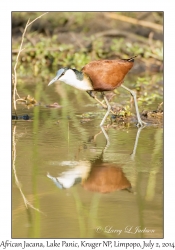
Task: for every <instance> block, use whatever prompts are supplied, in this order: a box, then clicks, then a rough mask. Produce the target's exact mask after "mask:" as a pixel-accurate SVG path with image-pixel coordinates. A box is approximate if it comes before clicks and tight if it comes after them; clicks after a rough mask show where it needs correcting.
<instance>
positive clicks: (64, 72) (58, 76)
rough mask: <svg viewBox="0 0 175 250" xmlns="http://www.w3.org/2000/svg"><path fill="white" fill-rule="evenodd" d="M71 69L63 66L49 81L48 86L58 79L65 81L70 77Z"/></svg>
mask: <svg viewBox="0 0 175 250" xmlns="http://www.w3.org/2000/svg"><path fill="white" fill-rule="evenodd" d="M69 71H72V69H70V68H61V69H59V70H58V71H57V74H56V76H55V77H54V78H53V79H52V80H51V81H50V82H49V84H48V86H49V85H51V84H52V83H54V82H56V81H58V80H59V81H63V82H64V81H65V79H67V78H69V76H68V75H69Z"/></svg>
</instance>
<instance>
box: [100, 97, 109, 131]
mask: <svg viewBox="0 0 175 250" xmlns="http://www.w3.org/2000/svg"><path fill="white" fill-rule="evenodd" d="M103 98H104V100H105V102H106V105H107V107H108V110H107V112H106V114H105V116H104V117H103V120H102V121H101V123H100V127H102V126H103V124H104V122H105V120H106V118H107V117H108V115H109V113H110V111H111V106H110V104H109V102H108V100H107V98H106V96H105V95H104V97H103Z"/></svg>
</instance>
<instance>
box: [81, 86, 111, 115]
mask: <svg viewBox="0 0 175 250" xmlns="http://www.w3.org/2000/svg"><path fill="white" fill-rule="evenodd" d="M86 92H87V93H88V94H89V95H90V97H92V98H94V99H95V100H96V101H97V102H98V103H100V105H101V106H102V107H103V108H105V109H107V108H108V107H107V106H106V105H105V104H104V103H103V102H101V101H100V100H99V99H98V98H97V97H96V95H94V94H92V90H88V91H86ZM110 112H111V113H112V114H113V115H115V112H113V111H112V110H110Z"/></svg>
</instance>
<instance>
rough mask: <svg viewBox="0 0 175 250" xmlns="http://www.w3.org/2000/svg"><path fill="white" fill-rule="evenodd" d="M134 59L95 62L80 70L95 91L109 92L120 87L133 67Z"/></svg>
mask: <svg viewBox="0 0 175 250" xmlns="http://www.w3.org/2000/svg"><path fill="white" fill-rule="evenodd" d="M133 64H134V59H127V60H125V59H123V60H122V59H121V60H97V61H92V62H90V63H88V64H87V65H85V66H84V67H83V68H82V72H83V73H84V74H86V75H87V76H88V77H89V78H90V80H91V82H92V86H93V90H95V91H110V90H114V89H115V88H117V87H120V85H121V84H122V82H123V80H124V77H125V76H126V74H127V73H128V71H129V70H130V69H131V68H132V67H133Z"/></svg>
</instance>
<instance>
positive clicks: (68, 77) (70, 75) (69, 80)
mask: <svg viewBox="0 0 175 250" xmlns="http://www.w3.org/2000/svg"><path fill="white" fill-rule="evenodd" d="M59 81H62V82H64V83H66V84H68V85H71V86H73V87H74V88H77V89H80V90H85V91H87V90H93V88H92V85H91V82H90V81H88V80H87V79H86V78H84V79H83V80H82V81H81V80H78V79H77V77H76V74H75V72H74V71H73V70H72V69H68V70H67V71H66V73H65V74H64V75H62V76H61V77H60V78H59Z"/></svg>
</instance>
